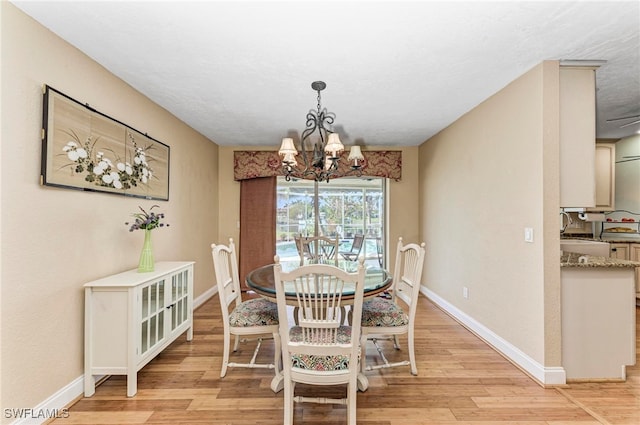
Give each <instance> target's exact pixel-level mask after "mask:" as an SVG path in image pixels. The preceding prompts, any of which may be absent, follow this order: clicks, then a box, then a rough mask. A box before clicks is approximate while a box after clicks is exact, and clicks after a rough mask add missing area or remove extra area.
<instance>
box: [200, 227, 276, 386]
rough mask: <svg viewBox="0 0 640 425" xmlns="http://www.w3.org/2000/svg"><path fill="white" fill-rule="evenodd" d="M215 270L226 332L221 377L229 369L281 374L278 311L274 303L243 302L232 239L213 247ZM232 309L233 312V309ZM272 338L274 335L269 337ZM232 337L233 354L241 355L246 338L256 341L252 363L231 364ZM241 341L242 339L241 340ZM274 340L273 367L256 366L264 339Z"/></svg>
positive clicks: (260, 301)
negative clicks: (232, 338)
mask: <svg viewBox="0 0 640 425" xmlns="http://www.w3.org/2000/svg"><path fill="white" fill-rule="evenodd" d="M211 255H212V257H213V268H214V270H215V276H216V281H217V285H218V296H219V297H220V307H221V309H222V323H223V328H224V329H223V332H224V352H223V355H222V370H221V371H220V377H221V378H223V377H224V376H225V375H226V373H227V368H228V367H247V368H269V369H275V373H276V375H278V374H279V373H280V341H279V334H278V331H279V328H278V326H279V322H278V307H277V305H276V304H275V303H273V302H271V301H269V300H267V299H264V298H253V299H247V300H245V301H243V300H242V292H241V290H240V279H239V277H238V262H237V258H236V248H235V244H234V243H233V239H231V238H229V245H228V246H225V245H216V244H211ZM231 305H233V308H232V309H231V312H229V310H230V306H231ZM269 334H271V335H270V336H269ZM231 335H233V336H234V344H233V351H234V352H236V351H238V347H239V343H240V342H246V341H249V338H247V337H251V336H252V337H254V338H253V339H256V340H257V345H256V347H255V350H254V352H253V357H252V358H251V360H250V361H249V363H235V362H229V350H230V346H231ZM240 337H243V338H242V339H241V338H240ZM265 337H266V338H273V340H274V344H275V350H274V356H273V363H269V364H264V363H256V359H257V357H258V353H259V351H260V346H261V344H262V341H263V339H265Z"/></svg>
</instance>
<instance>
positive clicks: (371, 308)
mask: <svg viewBox="0 0 640 425" xmlns="http://www.w3.org/2000/svg"><path fill="white" fill-rule="evenodd" d="M361 324H362V326H365V327H369V328H372V327H393V326H406V325H408V324H409V316H407V314H406V313H405V312H404V310H403V309H402V308H401V307H399V306H398V305H397V304H396V303H394V302H393V301H391V300H388V299H385V298H382V297H375V298H372V299H369V300H366V301H365V302H364V303H363V304H362V321H361Z"/></svg>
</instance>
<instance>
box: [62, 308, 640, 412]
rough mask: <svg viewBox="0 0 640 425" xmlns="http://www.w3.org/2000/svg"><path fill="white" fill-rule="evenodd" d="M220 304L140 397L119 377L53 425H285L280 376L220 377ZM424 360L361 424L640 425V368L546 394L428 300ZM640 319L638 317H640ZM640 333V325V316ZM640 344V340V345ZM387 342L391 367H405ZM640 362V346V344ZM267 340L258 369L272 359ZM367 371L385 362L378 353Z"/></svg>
mask: <svg viewBox="0 0 640 425" xmlns="http://www.w3.org/2000/svg"><path fill="white" fill-rule="evenodd" d="M218 302H219V301H218V297H217V296H214V297H212V298H211V299H210V300H208V301H207V302H206V303H204V304H203V305H202V306H201V307H200V308H199V309H198V310H196V311H195V312H194V337H193V340H192V341H187V340H186V337H185V335H183V336H181V337H180V338H178V340H176V341H175V342H174V343H172V344H171V345H170V346H169V347H168V348H167V349H166V350H165V351H164V352H162V353H161V354H160V355H159V356H158V357H156V358H155V359H154V360H152V361H151V362H150V363H149V364H148V365H147V366H145V367H144V368H143V369H142V370H141V371H140V372H139V373H138V393H137V394H136V396H135V397H127V396H126V378H125V377H124V376H112V377H110V378H109V379H107V380H106V381H105V382H103V383H102V384H101V385H99V386H98V387H97V388H96V393H95V395H94V396H93V397H90V398H81V399H80V400H78V401H77V402H76V403H75V404H74V405H73V406H71V407H70V408H69V417H67V418H59V419H56V420H54V421H52V422H51V423H53V424H54V425H63V424H77V425H81V424H91V425H101V424H105V425H113V424H120V425H127V424H144V425H161V424H162V425H166V424H171V425H199V424H207V425H249V424H250V425H255V424H260V425H280V424H281V423H282V418H283V412H282V409H283V400H282V393H278V394H274V393H273V392H272V391H271V388H270V384H271V379H272V377H273V373H274V372H273V370H269V369H243V368H230V369H229V370H228V371H227V375H226V376H225V377H224V378H220V366H221V362H222V348H223V347H222V323H221V321H220V320H221V319H220V317H221V314H220V307H219V304H218ZM418 304H419V305H418V319H417V320H418V326H417V327H416V356H417V363H418V371H419V376H412V375H411V374H410V373H409V368H408V367H404V368H403V367H400V368H392V369H380V370H375V371H369V372H367V377H368V379H369V389H368V390H367V391H366V392H364V393H358V424H360V425H426V424H429V425H595V424H600V425H603V424H604V425H608V424H611V425H639V424H640V364H636V365H635V366H632V367H629V368H628V369H627V381H626V382H597V383H593V382H592V383H570V384H568V385H566V386H563V387H562V388H543V387H542V386H540V385H539V384H538V383H537V382H535V381H534V380H533V379H531V378H530V377H529V376H527V375H526V374H525V373H523V372H522V371H521V370H520V369H518V368H517V367H515V366H514V365H513V364H511V363H510V362H509V361H507V360H506V359H505V358H504V357H502V355H500V354H499V353H497V352H496V351H494V350H493V349H492V348H491V347H490V346H488V345H487V344H486V343H484V342H483V341H482V340H481V339H479V338H477V337H476V336H475V335H473V334H472V333H471V332H469V331H468V330H467V329H466V328H464V327H462V326H461V325H459V324H458V323H457V322H456V321H455V320H453V319H452V318H451V317H450V316H448V315H447V314H445V313H444V312H443V311H441V310H440V309H439V308H437V307H436V306H435V305H434V304H432V303H431V302H430V301H429V300H427V299H426V298H425V297H422V296H421V297H420V299H419V303H418ZM637 313H638V310H637ZM639 315H640V313H639V314H638V315H637V316H639ZM636 321H637V326H636V328H637V331H638V332H639V333H640V319H639V318H638V317H637V318H636ZM638 341H640V338H638ZM400 342H401V347H402V349H401V350H400V351H396V350H394V349H393V348H392V346H391V344H390V343H389V342H387V341H381V345H382V346H383V347H384V350H385V353H388V357H389V359H404V356H405V355H406V348H405V347H406V339H402V338H401V340H400ZM254 347H255V343H253V342H248V343H243V344H241V348H240V350H239V351H238V352H236V353H232V359H231V361H237V362H247V361H248V360H249V359H250V358H251V356H252V355H253V350H254ZM638 347H639V350H638V353H637V355H639V356H640V342H639V343H638ZM273 350H274V347H273V341H264V342H263V344H262V348H261V351H260V354H259V356H258V361H259V362H264V363H270V362H271V361H272V359H273V352H274V351H273ZM366 355H367V362H368V363H369V364H376V363H377V362H379V359H378V357H377V354H376V351H375V348H374V347H373V345H369V344H368V346H367V349H366ZM344 391H345V389H344V386H343V387H327V388H317V387H311V386H304V385H300V386H298V387H297V388H296V392H297V394H303V395H307V396H318V397H327V396H329V397H333V396H340V395H341V394H344ZM294 421H295V423H296V424H303V423H304V424H305V425H316V424H317V425H320V424H322V425H334V424H335V425H344V424H345V423H346V408H345V406H333V405H315V404H312V403H303V404H299V405H296V407H295V411H294Z"/></svg>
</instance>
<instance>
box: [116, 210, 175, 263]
mask: <svg viewBox="0 0 640 425" xmlns="http://www.w3.org/2000/svg"><path fill="white" fill-rule="evenodd" d="M156 207H158V208H159V206H158V205H152V206H151V208H149V211H146V210H144V209H143V208H142V207H140V206H138V208H139V209H140V211H141V212H139V213H134V214H132V216H133V217H135V221H134V222H133V223H129V222H127V223H125V225H127V226H130V227H129V231H130V232H133V231H134V230H139V229H142V230H144V244H143V245H142V252H141V253H140V261H139V262H138V273H146V272H152V271H153V270H154V268H155V261H154V258H153V247H152V245H151V231H152V230H153V229H157V228H158V227H165V226H167V227H169V225H168V224H165V223H163V222H162V220H164V213H155V212H153V211H151V210H153V209H154V208H156Z"/></svg>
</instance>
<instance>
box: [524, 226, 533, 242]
mask: <svg viewBox="0 0 640 425" xmlns="http://www.w3.org/2000/svg"><path fill="white" fill-rule="evenodd" d="M524 241H525V242H529V243H532V242H533V227H525V228H524Z"/></svg>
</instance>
